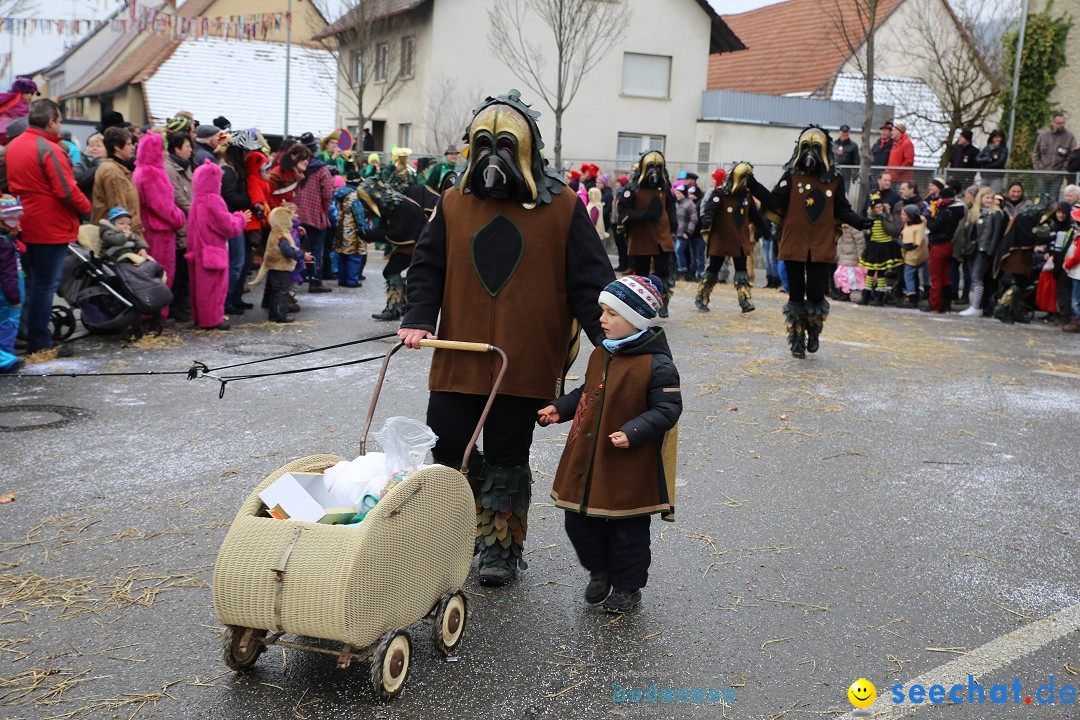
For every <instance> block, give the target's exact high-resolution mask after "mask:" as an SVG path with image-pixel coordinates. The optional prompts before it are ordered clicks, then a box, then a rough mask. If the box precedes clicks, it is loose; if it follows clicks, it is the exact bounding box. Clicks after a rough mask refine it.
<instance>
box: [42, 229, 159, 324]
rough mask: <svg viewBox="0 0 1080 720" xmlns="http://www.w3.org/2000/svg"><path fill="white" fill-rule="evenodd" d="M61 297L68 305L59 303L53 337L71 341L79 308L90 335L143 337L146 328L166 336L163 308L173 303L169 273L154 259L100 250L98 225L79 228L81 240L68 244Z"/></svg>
mask: <svg viewBox="0 0 1080 720" xmlns="http://www.w3.org/2000/svg"><path fill="white" fill-rule="evenodd" d="M68 252H69V255H68V257H67V259H66V260H65V261H64V271H63V275H62V276H61V279H60V287H59V289H58V291H57V292H58V294H59V295H60V297H61V298H63V299H64V301H66V302H67V305H66V306H64V305H54V306H53V310H52V315H53V336H54V337H55V338H56V339H57V340H66V339H67V338H69V337H71V335H72V334H73V333H74V332H75V312H74V311H75V310H78V312H79V316H80V320H81V321H82V324H83V326H84V327H85V328H86V329H87V330H89V331H90V332H116V331H127V332H128V333H129V334H130V335H131V336H132V337H134V338H135V339H138V338H140V337H142V336H143V335H144V334H145V333H146V331H147V330H151V331H154V332H156V334H159V335H160V334H161V321H160V320H159V316H160V313H161V311H162V309H164V308H166V307H168V306H169V304H170V303H171V302H172V291H171V290H169V287H168V286H167V285H166V284H165V280H164V275H165V273H164V271H163V270H162V269H161V266H160V265H158V263H157V262H156V261H154V260H153V259H152V258H142V257H139V256H138V255H125V256H123V257H122V259H120V260H114V259H112V258H110V257H107V256H105V255H104V254H103V253H102V252H101V241H100V237H99V230H98V228H97V226H95V225H83V226H81V227H80V228H79V241H78V242H77V243H73V244H71V245H68Z"/></svg>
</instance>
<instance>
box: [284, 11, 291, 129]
mask: <svg viewBox="0 0 1080 720" xmlns="http://www.w3.org/2000/svg"><path fill="white" fill-rule="evenodd" d="M291 62H292V0H289V4H288V6H287V7H286V8H285V130H284V132H283V133H282V135H288V134H289V74H290V67H289V66H290V64H291Z"/></svg>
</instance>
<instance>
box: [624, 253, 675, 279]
mask: <svg viewBox="0 0 1080 720" xmlns="http://www.w3.org/2000/svg"><path fill="white" fill-rule="evenodd" d="M670 257H671V253H666V252H661V253H660V254H659V255H631V256H630V266H631V267H632V268H633V269H634V274H635V275H641V276H642V277H649V275H651V274H652V270H653V261H654V260H655V261H656V276H657V277H658V278H660V279H661V280H667V276H668V267H669V266H670V263H668V259H669V258H670Z"/></svg>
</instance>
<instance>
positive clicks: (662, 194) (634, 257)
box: [618, 150, 678, 318]
mask: <svg viewBox="0 0 1080 720" xmlns="http://www.w3.org/2000/svg"><path fill="white" fill-rule="evenodd" d="M618 212H619V224H620V225H621V226H622V227H623V229H624V231H625V232H626V243H627V250H626V252H627V254H628V255H629V256H630V267H631V268H632V269H633V271H634V274H635V275H641V276H643V277H647V276H649V275H650V274H655V275H657V276H658V277H660V279H661V280H662V281H663V283H664V295H663V301H664V304H663V306H662V307H661V308H660V313H659V315H660V317H662V318H665V317H667V316H668V303H669V302H670V301H671V294H672V287H673V284H674V283H673V282H672V279H671V272H670V267H671V266H670V258H671V254H672V253H674V252H675V240H674V238H675V230H676V228H677V227H678V224H677V223H678V221H677V219H676V217H675V196H674V195H673V194H672V192H671V178H669V177H668V172H667V165H666V164H665V161H664V154H663V153H662V152H660V151H659V150H648V151H646V152H644V153H642V155H641V159H640V160H638V164H637V170H635V171H634V176H633V177H632V178H630V183H629V184H628V185H627V186H626V187H624V188H623V189H622V191H621V192H620V193H619V206H618ZM653 269H655V273H653Z"/></svg>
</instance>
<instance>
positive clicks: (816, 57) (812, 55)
mask: <svg viewBox="0 0 1080 720" xmlns="http://www.w3.org/2000/svg"><path fill="white" fill-rule="evenodd" d="M864 1H865V0H788V1H787V2H782V3H777V4H776V5H768V6H766V7H763V8H760V9H758V10H752V11H750V12H746V13H740V14H738V15H724V16H723V20H724V22H725V23H727V25H728V27H729V28H731V32H732V33H734V34H735V35H736V36H737V37H738V38H739V40H741V41H742V43H743V44H744V45H745V46H746V47H747V49H746V50H742V51H740V52H736V53H726V54H722V55H721V54H714V55H710V56H709V75H708V81H707V87H708V89H709V90H738V91H740V92H751V93H760V94H763V95H788V94H793V93H812V92H815V91H817V90H820V89H822V88H823V87H825V86H826V85H828V84H829V83H830V82H831V81H832V79H833V76H835V75H836V73H837V72H838V71H839V70H840V68H841V67H842V66H843V64H844V63H845V62H846V61H847V59H848V56H849V55H850V53H849V52H848V50H847V49H846V48H845V47H844V43H843V41H842V40H841V39H840V34H839V31H838V29H837V23H836V20H835V18H836V16H837V14H836V13H837V8H838V7H839V9H840V11H841V12H842V14H843V15H842V16H843V17H844V18H850V19H851V20H852V21H853V25H854V27H858V15H857V11H856V7H858V6H859V5H860V4H862V3H863V2H864ZM902 2H903V0H880V2H879V4H878V20H877V25H878V27H880V26H881V23H883V22H884V21H885V19H886V18H888V17H889V15H890V14H892V12H893V11H894V10H895V9H896V8H897V7H899V6H900V4H901V3H902ZM849 27H850V26H849ZM849 32H850V30H849Z"/></svg>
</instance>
